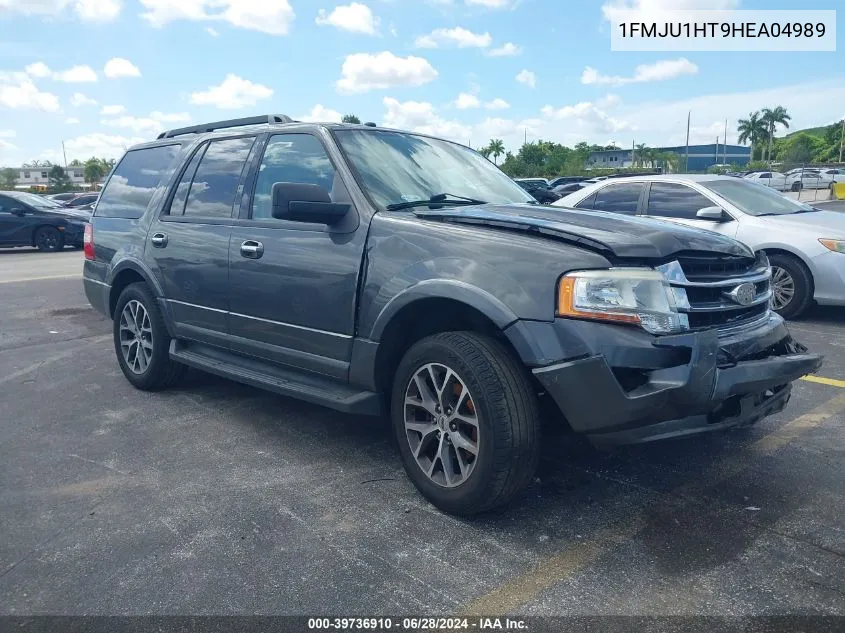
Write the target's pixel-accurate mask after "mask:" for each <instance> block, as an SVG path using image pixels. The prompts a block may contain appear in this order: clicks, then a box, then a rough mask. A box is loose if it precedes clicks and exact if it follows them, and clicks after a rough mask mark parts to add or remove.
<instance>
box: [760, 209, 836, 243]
mask: <svg viewBox="0 0 845 633" xmlns="http://www.w3.org/2000/svg"><path fill="white" fill-rule="evenodd" d="M760 220H765V222H766V224H767V225H769V226H777V227H783V229H784V230H787V231H796V230H800V231H802V232H805V233H813V234H814V235H815V234H816V233H817V234H818V235H815V237H822V238H829V239H845V213H840V212H838V211H822V210H819V211H813V212H812V213H790V214H789V215H767V216H763V217H760Z"/></svg>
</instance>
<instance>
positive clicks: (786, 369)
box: [83, 115, 821, 514]
mask: <svg viewBox="0 0 845 633" xmlns="http://www.w3.org/2000/svg"><path fill="white" fill-rule="evenodd" d="M85 260H86V261H85V266H84V272H83V276H84V287H85V293H86V295H87V296H88V299H89V300H90V302H91V303H92V305H94V307H96V308H97V309H98V310H100V311H101V312H103V313H104V314H106V315H108V317H110V318H111V319H112V320H113V330H112V331H113V336H114V349H115V353H116V357H117V362H118V364H119V366H120V368H121V370H122V372H123V374H124V375H125V376H126V378H127V380H128V381H129V382H130V383H131V384H133V385H134V386H135V387H137V388H139V389H145V390H157V389H162V388H165V387H167V386H170V385H173V384H175V383H176V382H177V381H178V380H179V378H180V376H181V375H182V374H183V370H184V368H185V366H192V367H195V368H198V369H201V370H205V371H208V372H211V373H215V374H219V375H221V376H225V377H228V378H231V379H234V380H238V381H241V382H244V383H247V384H250V385H253V386H256V387H260V388H263V389H267V390H270V391H274V392H276V393H279V394H283V395H285V396H290V397H294V398H299V399H302V400H306V401H308V402H312V403H317V404H321V405H324V406H327V407H331V408H333V409H336V410H338V411H343V412H347V413H355V414H369V415H381V414H386V415H388V416H389V417H390V420H391V424H392V427H393V431H394V433H395V437H396V440H397V441H398V447H399V451H400V454H401V458H402V461H403V464H404V466H405V470H406V472H407V473H408V476H409V477H410V479H411V480H412V481H413V482H414V484H415V485H416V486H417V488H418V489H419V490H420V492H421V493H422V494H423V495H425V496H426V497H427V498H428V499H430V500H431V501H432V502H433V503H434V504H436V505H437V506H438V507H440V508H442V509H444V510H446V511H448V512H454V513H458V514H471V513H475V512H480V511H483V510H487V509H490V508H494V507H497V506H501V505H502V504H504V503H506V502H507V501H508V500H509V499H511V498H513V497H514V496H515V495H516V494H518V493H519V492H520V490H522V489H523V488H524V487H525V486H527V485H528V483H529V482H531V481H532V479H533V476H534V472H535V469H536V467H537V463H538V459H539V454H540V446H541V440H540V426H541V413H540V411H541V407H540V405H541V399H542V401H543V402H545V401H548V403H549V404H550V405H551V406H556V407H557V408H558V409H559V411H560V413H561V414H562V415H561V416H560V417H561V420H562V423H563V424H566V425H568V426H569V427H570V428H571V429H572V430H573V431H575V432H578V433H582V434H584V435H586V436H587V437H588V438H589V439H590V440H592V441H593V442H595V443H596V444H599V445H612V444H620V443H623V444H624V443H632V442H646V441H651V440H657V439H662V438H666V437H678V436H685V435H690V434H694V433H703V432H708V431H716V430H720V429H725V428H728V427H733V426H736V425H742V424H752V423H754V422H757V421H758V420H761V419H763V418H764V417H766V416H768V415H771V414H774V413H777V412H779V411H781V410H783V408H784V407H785V406H786V403H787V401H788V400H789V397H790V393H791V383H792V381H794V380H796V379H797V378H799V377H800V376H803V375H805V374H807V373H810V372H813V371H815V370H816V369H818V368H819V366H820V365H821V358H820V357H819V356H817V355H815V354H811V353H808V352H807V351H806V349H805V348H803V347H802V346H801V345H800V344H798V343H797V342H795V341H794V340H793V339H792V337H791V336H790V334H789V331H788V330H787V328H786V326H785V325H784V322H783V319H781V318H780V317H779V316H777V315H776V314H774V313H772V312H771V310H770V307H769V302H768V301H763V302H761V303H759V304H756V305H754V306H753V308H754V309H753V310H752V311H749V310H746V309H738V308H742V305H740V303H739V302H741V301H745V299H746V297H747V295H748V294H749V293H751V295H752V296H754V295H755V294H759V296H761V297H765V296H770V293H771V290H770V275H771V269H770V267H769V265H768V262H767V260H766V259H765V256H764V255H760V256H757V255H755V254H754V253H753V252H752V251H751V250H750V249H749V248H748V247H747V246H744V245H743V244H741V243H740V242H737V241H736V240H734V239H732V238H730V237H726V236H722V235H718V234H716V233H713V232H710V231H703V230H700V229H695V228H690V227H685V226H680V225H677V224H672V223H669V222H660V221H658V220H647V219H642V218H630V217H624V216H620V215H615V214H609V213H607V214H605V213H594V212H592V211H579V210H574V209H565V208H549V207H542V206H540V205H538V204H536V202H534V201H533V200H532V199H531V197H530V196H529V195H528V194H527V193H526V192H525V191H524V190H523V189H521V188H520V187H518V186H517V185H515V184H514V182H513V181H512V180H510V179H509V178H508V177H507V176H505V175H504V174H503V173H502V172H501V171H500V170H499V169H498V168H497V167H495V166H494V165H493V164H492V163H490V162H489V161H488V160H486V159H485V158H483V157H482V156H481V155H479V154H478V153H476V152H474V151H473V150H471V149H469V148H467V147H464V146H462V145H458V144H455V143H451V142H448V141H445V140H440V139H436V138H433V137H430V136H425V135H422V134H413V133H408V132H400V131H396V130H387V129H381V128H378V127H370V126H365V125H346V124H332V123H326V124H321V123H299V122H294V121H292V120H291V119H290V118H289V117H287V116H284V115H269V116H264V117H252V118H248V119H241V120H233V121H223V122H219V123H206V124H203V125H199V126H195V127H188V128H183V129H179V130H172V131H170V132H165V133H163V134H162V135H161V136H160V137H159V138H158V139H157V140H155V141H153V142H150V143H145V144H142V145H137V146H135V147H133V148H131V149H130V150H129V151H128V152H127V153H126V154H125V155H124V156H123V158H122V159H121V161H120V162H119V163H118V164H117V166H116V167H115V168H114V170H113V172H112V174H111V176H110V178H109V180H108V182H107V183H106V185H105V188H104V189H103V191H102V194H101V197H100V200H99V202H98V203H97V206H96V208H95V211H94V215H93V217H92V219H91V223H89V224H88V225H87V226H86V236H85ZM734 297H737V299H734ZM355 419H356V418H350V420H349V421H350V422H354V420H355ZM296 422H298V421H296V420H285V421H284V422H283V423H285V424H294V423H296ZM301 422H303V423H304V421H301ZM666 450H670V451H671V450H673V449H672V447H671V446H668V447H667V448H666Z"/></svg>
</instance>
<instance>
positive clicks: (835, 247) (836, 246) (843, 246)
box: [819, 238, 845, 253]
mask: <svg viewBox="0 0 845 633" xmlns="http://www.w3.org/2000/svg"><path fill="white" fill-rule="evenodd" d="M819 242H821V244H822V246H824V247H825V248H829V249H830V250H832V251H834V252H836V253H845V240H825V239H822V238H819Z"/></svg>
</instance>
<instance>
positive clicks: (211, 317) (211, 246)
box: [147, 136, 255, 347]
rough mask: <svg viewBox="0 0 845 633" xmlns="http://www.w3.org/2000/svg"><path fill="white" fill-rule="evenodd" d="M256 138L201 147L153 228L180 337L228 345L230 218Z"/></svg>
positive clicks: (150, 247)
mask: <svg viewBox="0 0 845 633" xmlns="http://www.w3.org/2000/svg"><path fill="white" fill-rule="evenodd" d="M254 142H255V137H252V136H250V137H239V138H230V139H220V140H214V141H211V142H210V143H207V144H205V145H204V146H202V147H200V148H199V149H198V150H197V151H196V152H195V154H194V156H193V158H192V159H191V160H190V161H189V163H188V165H187V167H186V168H185V170H184V172H183V173H182V175H181V177H180V179H179V182H178V184H177V185H176V186H175V188H174V191H173V192H172V196H171V198H170V200H169V202H168V203H167V204H166V205H165V212H164V213H163V214H162V215H161V216H160V217H159V218H157V219H156V220H155V221H154V222H153V223H152V225H151V227H150V230H149V233H148V235H147V254H148V256H149V258H150V259H152V260H153V261H154V262H155V273H156V275H157V276H158V277H159V280H160V282H161V284H162V287H163V288H164V293H165V297H166V298H167V301H168V305H169V308H170V310H171V314H172V316H173V321H174V327H175V330H176V335H177V336H179V337H184V338H190V339H194V340H198V341H202V342H205V343H209V344H212V345H218V346H221V347H228V346H229V343H228V335H229V242H230V239H231V235H232V223H233V219H232V217H233V213H234V212H235V201H236V199H237V198H238V194H239V190H240V187H241V186H242V185H241V181H242V177H243V172H244V167H245V165H246V163H247V158H248V156H249V153H250V150H251V148H252V145H253V144H254Z"/></svg>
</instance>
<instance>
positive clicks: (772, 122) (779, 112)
mask: <svg viewBox="0 0 845 633" xmlns="http://www.w3.org/2000/svg"><path fill="white" fill-rule="evenodd" d="M791 120H792V117H791V116H789V113H788V112H787V111H786V108H784V107H783V106H777V107H775V108H771V109H770V108H763V121H765V123H766V129H767V130H768V133H769V151H768V152H767V154H766V158H767V159H768V160H772V144H773V143H774V140H775V132H776V131H777V126H778V125H783V127H785V128H787V129H789V122H790V121H791Z"/></svg>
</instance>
